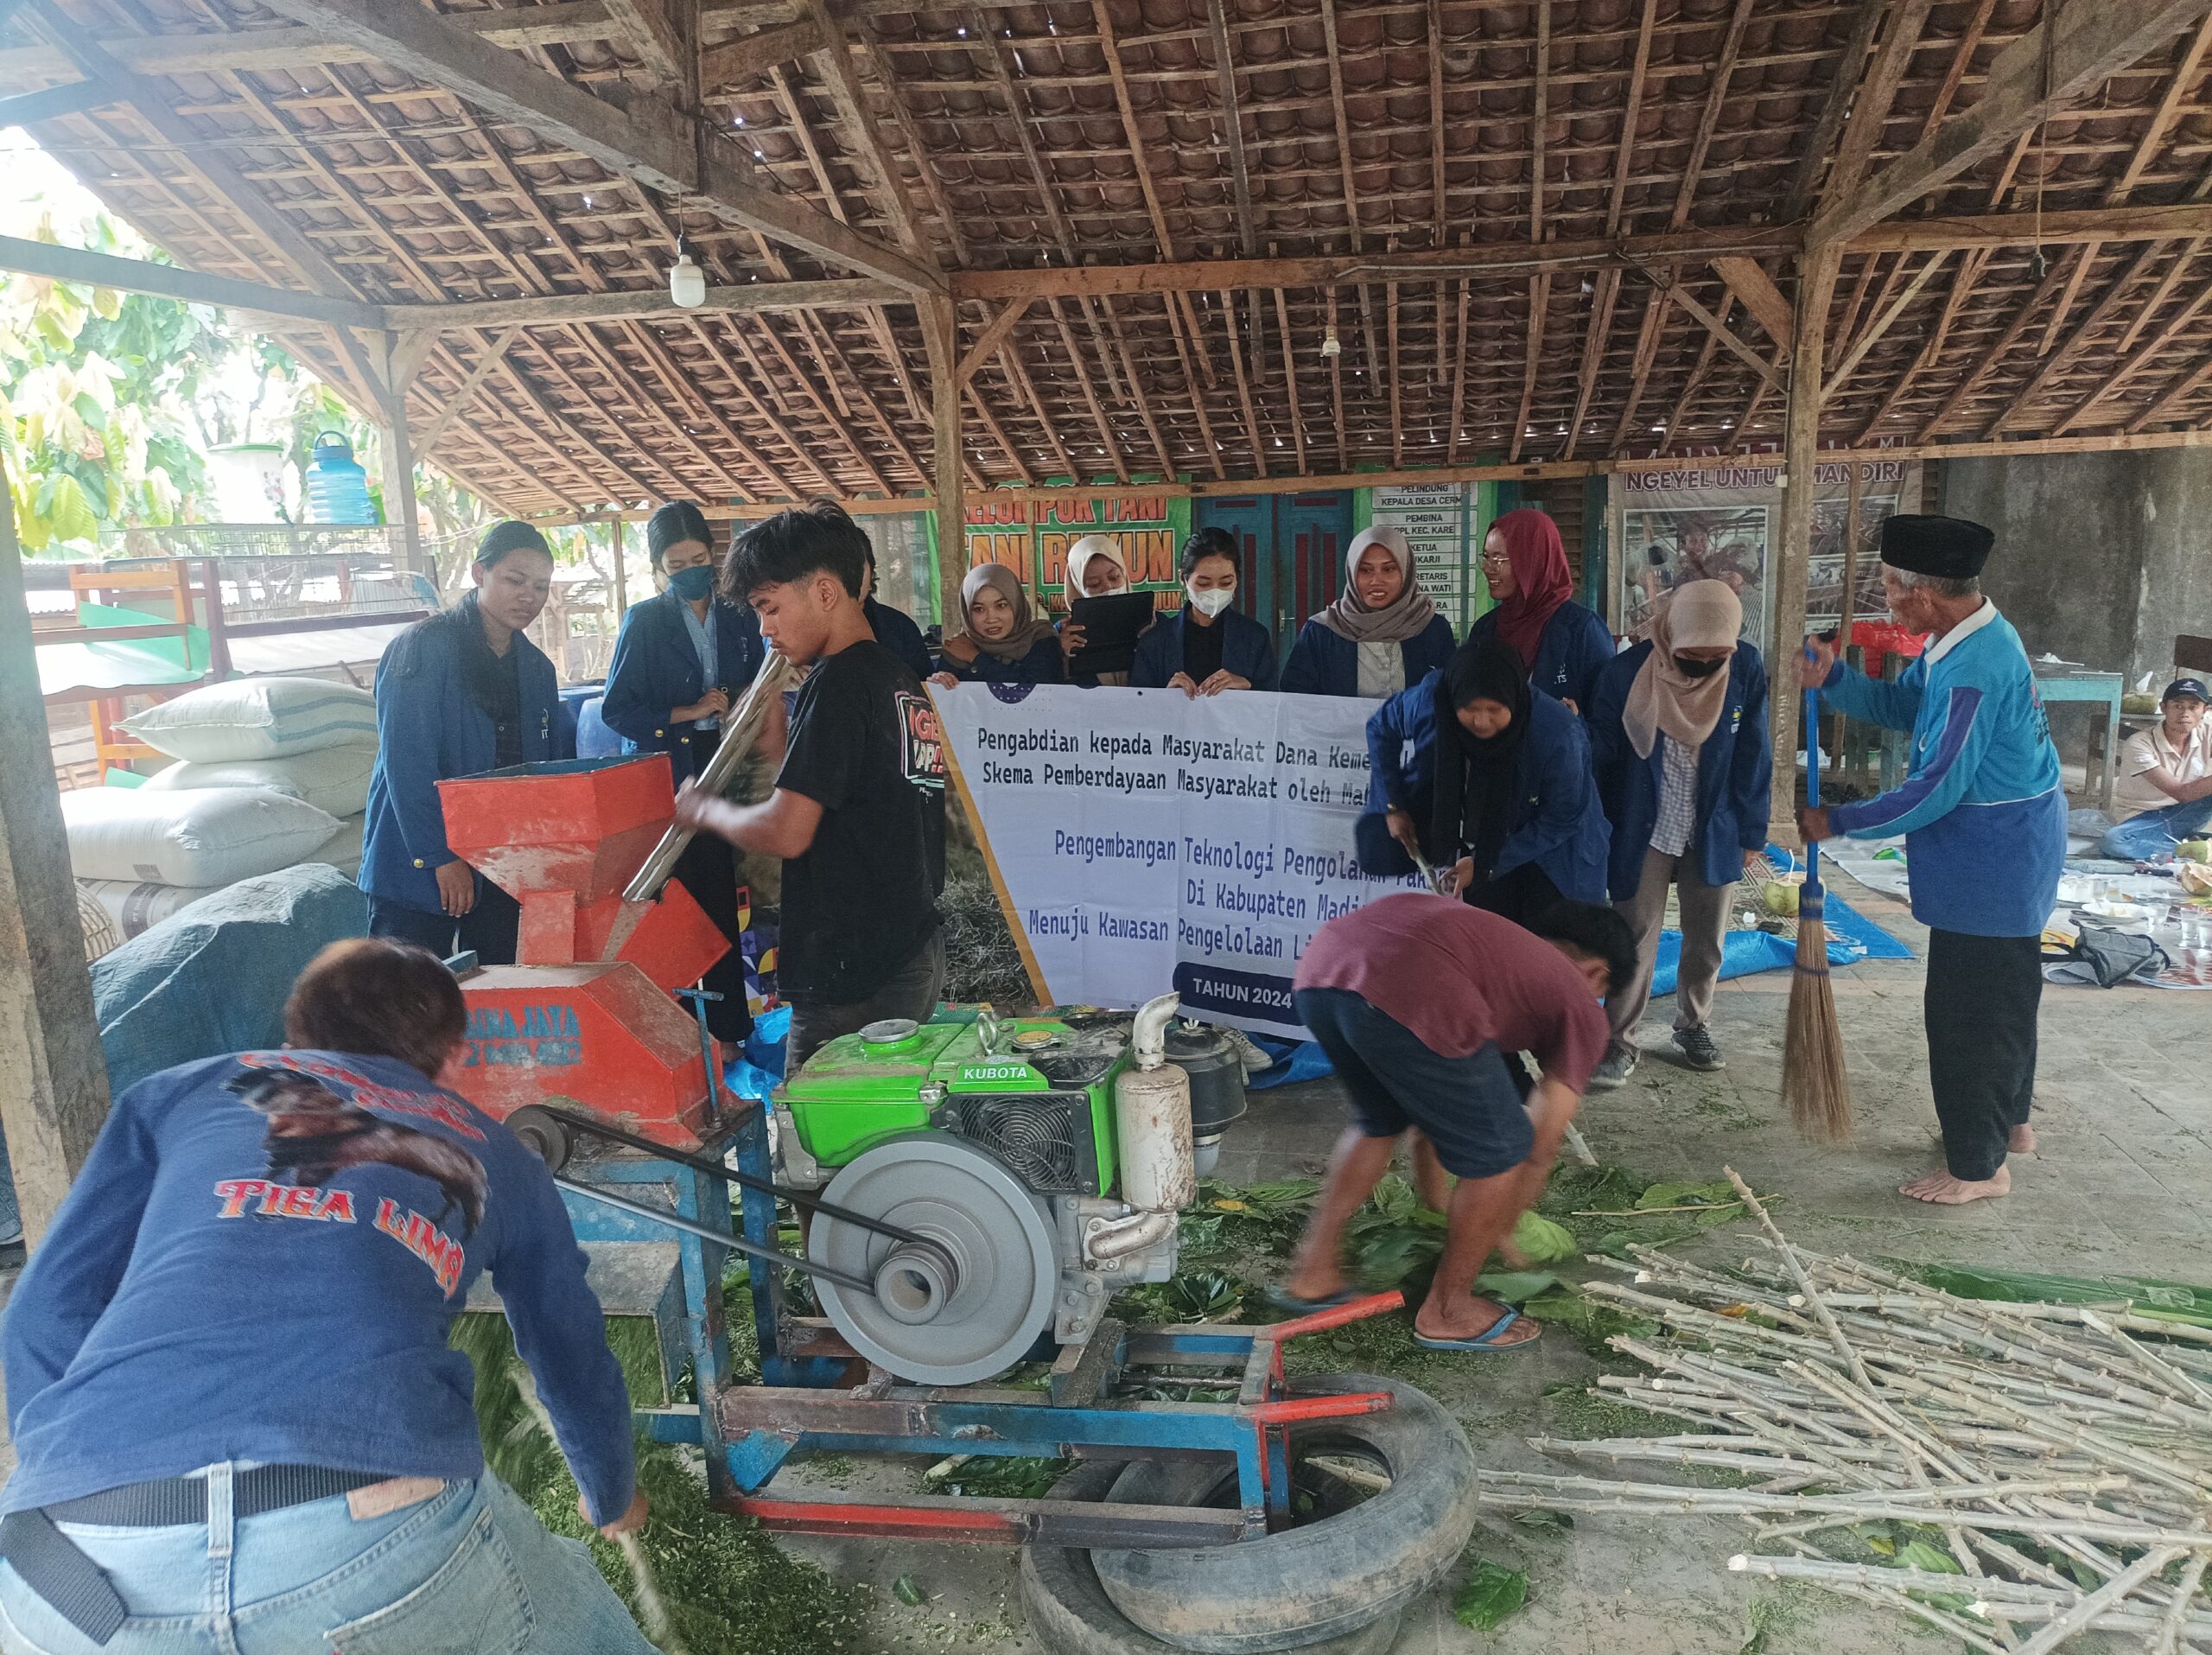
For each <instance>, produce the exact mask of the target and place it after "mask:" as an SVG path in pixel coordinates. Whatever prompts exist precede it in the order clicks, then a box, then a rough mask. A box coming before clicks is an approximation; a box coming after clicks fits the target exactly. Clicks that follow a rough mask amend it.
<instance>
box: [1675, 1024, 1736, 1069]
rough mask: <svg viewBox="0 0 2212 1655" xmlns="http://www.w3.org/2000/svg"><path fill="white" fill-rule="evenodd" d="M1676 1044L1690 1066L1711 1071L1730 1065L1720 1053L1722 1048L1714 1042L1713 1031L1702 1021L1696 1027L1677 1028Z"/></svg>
mask: <svg viewBox="0 0 2212 1655" xmlns="http://www.w3.org/2000/svg"><path fill="white" fill-rule="evenodd" d="M1675 1047H1676V1048H1677V1049H1678V1050H1679V1051H1680V1052H1681V1054H1682V1061H1683V1063H1684V1064H1686V1065H1687V1066H1689V1067H1690V1068H1693V1069H1698V1070H1701V1071H1710V1070H1713V1069H1725V1068H1726V1067H1727V1066H1728V1064H1727V1061H1726V1060H1725V1059H1724V1058H1722V1056H1721V1055H1720V1048H1719V1047H1718V1046H1716V1045H1714V1044H1713V1034H1712V1033H1711V1031H1710V1030H1708V1029H1707V1028H1706V1027H1705V1025H1704V1024H1702V1023H1700V1024H1699V1025H1698V1026H1697V1027H1696V1028H1678V1029H1676V1030H1675Z"/></svg>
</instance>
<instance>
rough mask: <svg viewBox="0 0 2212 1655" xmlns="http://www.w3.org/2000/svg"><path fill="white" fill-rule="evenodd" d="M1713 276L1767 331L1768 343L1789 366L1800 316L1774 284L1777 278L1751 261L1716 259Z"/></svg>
mask: <svg viewBox="0 0 2212 1655" xmlns="http://www.w3.org/2000/svg"><path fill="white" fill-rule="evenodd" d="M1713 274H1714V275H1716V276H1718V277H1719V278H1720V279H1721V281H1722V282H1723V283H1726V286H1727V289H1728V291H1729V293H1730V294H1731V295H1732V296H1734V298H1735V299H1736V301H1737V302H1738V303H1739V304H1741V305H1742V306H1743V307H1744V309H1745V310H1747V311H1749V312H1750V313H1751V320H1752V321H1756V322H1758V325H1759V326H1760V327H1761V328H1764V329H1765V330H1766V336H1767V338H1768V340H1769V341H1771V342H1772V344H1773V345H1774V347H1775V351H1776V357H1775V360H1776V361H1777V362H1778V363H1783V364H1787V363H1788V362H1789V341H1790V339H1791V337H1792V336H1793V335H1794V334H1796V331H1797V313H1796V309H1794V308H1793V307H1792V306H1791V304H1790V302H1789V300H1788V299H1786V298H1784V297H1783V296H1782V290H1781V289H1780V288H1778V287H1777V286H1776V285H1775V284H1774V277H1771V276H1769V275H1768V274H1767V273H1766V270H1765V267H1764V266H1763V265H1762V264H1759V262H1758V260H1757V259H1752V258H1716V259H1714V260H1713ZM1715 342H1716V343H1717V342H1718V341H1715Z"/></svg>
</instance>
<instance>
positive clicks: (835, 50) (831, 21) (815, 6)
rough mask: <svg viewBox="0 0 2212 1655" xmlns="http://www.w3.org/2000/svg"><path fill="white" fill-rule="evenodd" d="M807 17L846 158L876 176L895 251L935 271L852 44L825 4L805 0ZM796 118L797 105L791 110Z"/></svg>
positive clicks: (880, 205)
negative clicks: (818, 42)
mask: <svg viewBox="0 0 2212 1655" xmlns="http://www.w3.org/2000/svg"><path fill="white" fill-rule="evenodd" d="M805 3H806V10H807V16H809V17H810V18H811V19H812V20H813V22H814V25H815V28H816V29H817V30H819V31H820V33H821V35H822V47H821V49H820V50H819V51H818V52H817V54H815V58H814V60H815V62H816V63H817V64H818V65H820V66H821V68H822V73H823V79H824V80H827V81H828V82H829V100H830V102H831V103H832V104H834V105H836V110H837V116H838V118H839V119H840V120H842V122H843V123H844V124H845V129H846V132H847V135H848V137H849V140H850V141H849V145H848V148H849V151H850V153H852V154H855V155H857V156H860V157H861V159H862V160H863V161H865V162H867V163H868V171H869V172H870V173H871V174H873V175H874V176H873V177H872V179H871V180H870V182H871V184H872V185H873V186H874V194H875V196H876V198H877V201H876V205H877V207H878V208H879V210H880V211H881V213H883V215H884V217H885V218H886V219H887V220H889V221H890V224H891V227H892V231H893V233H894V234H895V235H896V236H897V237H898V239H899V246H900V247H901V248H902V249H904V250H905V251H906V254H907V256H908V257H909V258H912V259H913V260H914V262H915V263H916V264H921V265H923V266H925V268H930V269H934V268H936V265H937V256H936V255H935V254H934V253H932V252H931V251H930V245H929V239H928V238H927V237H926V236H925V235H924V234H923V233H922V223H921V217H920V215H919V214H918V213H916V212H915V211H914V204H913V202H912V201H910V200H909V199H908V198H907V195H906V177H905V175H903V174H901V173H900V172H899V163H898V162H895V161H893V159H892V158H891V152H890V150H887V149H886V148H885V147H884V143H883V129H882V128H881V126H880V125H879V124H877V122H876V119H875V116H874V112H873V111H871V110H870V109H869V108H868V94H867V92H864V91H863V90H862V89H861V78H860V74H859V73H858V72H857V71H856V70H855V68H854V67H853V48H852V42H851V41H849V40H847V39H846V38H845V32H844V30H843V29H841V28H839V27H838V25H837V22H836V19H835V18H834V17H832V16H830V15H829V7H828V5H827V4H825V3H824V0H805ZM792 110H793V114H794V118H796V115H797V110H798V105H796V104H794V105H792Z"/></svg>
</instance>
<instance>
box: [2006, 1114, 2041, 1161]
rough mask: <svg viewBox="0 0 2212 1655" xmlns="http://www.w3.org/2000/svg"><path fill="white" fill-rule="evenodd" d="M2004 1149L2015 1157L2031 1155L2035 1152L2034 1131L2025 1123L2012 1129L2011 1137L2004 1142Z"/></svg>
mask: <svg viewBox="0 0 2212 1655" xmlns="http://www.w3.org/2000/svg"><path fill="white" fill-rule="evenodd" d="M2005 1149H2007V1150H2009V1151H2010V1152H2011V1153H2012V1154H2013V1155H2033V1154H2034V1153H2035V1152H2036V1130H2035V1128H2034V1127H2032V1126H2030V1125H2029V1124H2028V1123H2026V1122H2025V1121H2023V1122H2021V1123H2020V1124H2019V1125H2018V1126H2016V1127H2014V1128H2013V1129H2012V1136H2011V1137H2009V1138H2007V1139H2005Z"/></svg>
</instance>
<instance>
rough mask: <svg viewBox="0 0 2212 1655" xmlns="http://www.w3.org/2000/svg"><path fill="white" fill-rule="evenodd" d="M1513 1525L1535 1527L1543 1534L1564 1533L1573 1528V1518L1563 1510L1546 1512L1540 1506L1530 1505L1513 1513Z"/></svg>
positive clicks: (1520, 1527) (1521, 1527)
mask: <svg viewBox="0 0 2212 1655" xmlns="http://www.w3.org/2000/svg"><path fill="white" fill-rule="evenodd" d="M1513 1526H1514V1527H1516V1528H1517V1529H1535V1530H1537V1531H1540V1532H1542V1533H1545V1534H1565V1533H1566V1532H1567V1531H1568V1530H1570V1529H1572V1528H1573V1526H1574V1518H1573V1517H1572V1516H1571V1515H1569V1514H1568V1513H1567V1512H1547V1511H1545V1510H1544V1509H1543V1508H1542V1507H1541V1506H1531V1507H1530V1508H1529V1510H1527V1511H1525V1512H1515V1513H1514V1514H1513Z"/></svg>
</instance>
